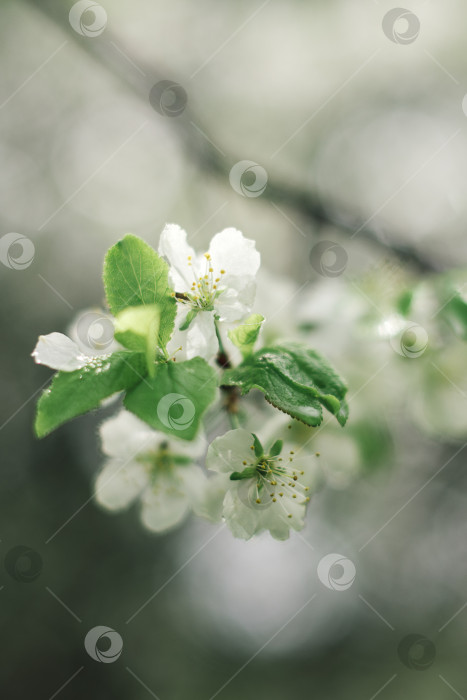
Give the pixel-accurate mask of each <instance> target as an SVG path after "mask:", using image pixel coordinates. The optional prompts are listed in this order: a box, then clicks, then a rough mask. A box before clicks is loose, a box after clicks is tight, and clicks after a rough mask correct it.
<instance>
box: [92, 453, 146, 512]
mask: <svg viewBox="0 0 467 700" xmlns="http://www.w3.org/2000/svg"><path fill="white" fill-rule="evenodd" d="M147 484H148V475H147V472H146V470H145V469H144V466H143V465H142V464H140V463H139V462H130V463H129V464H124V463H123V465H122V462H120V461H117V460H110V461H109V462H107V463H106V464H105V465H104V468H103V469H102V471H101V472H100V474H99V475H98V476H97V479H96V483H95V493H94V497H95V499H96V501H97V502H98V503H99V504H100V505H101V506H103V507H104V508H107V509H108V510H122V509H123V508H126V507H127V506H129V505H130V503H131V502H132V501H134V500H135V498H137V497H138V496H139V494H140V493H141V492H142V491H143V489H144V488H145V487H146V486H147Z"/></svg>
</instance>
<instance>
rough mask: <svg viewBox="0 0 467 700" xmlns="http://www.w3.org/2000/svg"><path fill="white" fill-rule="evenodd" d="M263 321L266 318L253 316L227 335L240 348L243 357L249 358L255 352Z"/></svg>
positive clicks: (257, 315)
mask: <svg viewBox="0 0 467 700" xmlns="http://www.w3.org/2000/svg"><path fill="white" fill-rule="evenodd" d="M263 321H264V316H261V315H260V314H252V315H251V316H249V317H248V318H247V319H246V321H244V323H242V324H241V325H240V326H237V327H236V328H234V329H233V330H231V331H229V332H228V333H227V335H228V336H229V338H230V340H231V341H232V343H233V344H234V345H236V346H237V348H240V352H241V353H242V355H243V357H248V355H251V353H252V352H253V347H254V345H255V343H256V341H257V339H258V335H259V332H260V330H261V325H262V323H263Z"/></svg>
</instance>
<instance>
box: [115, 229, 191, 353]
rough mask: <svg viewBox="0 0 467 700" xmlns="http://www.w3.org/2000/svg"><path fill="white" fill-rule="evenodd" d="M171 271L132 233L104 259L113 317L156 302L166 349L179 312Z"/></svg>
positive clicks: (117, 244)
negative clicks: (129, 307) (170, 282)
mask: <svg viewBox="0 0 467 700" xmlns="http://www.w3.org/2000/svg"><path fill="white" fill-rule="evenodd" d="M168 270H169V268H168V265H167V263H166V262H165V260H163V259H162V258H161V257H160V256H159V255H158V254H157V253H156V251H155V250H154V249H153V248H151V246H149V245H148V244H147V243H145V242H144V241H142V240H141V239H140V238H137V237H136V236H132V235H130V234H128V235H127V236H125V237H124V238H123V239H122V240H121V241H119V242H118V243H116V244H115V245H114V246H112V248H110V249H109V250H108V251H107V255H106V256H105V261H104V287H105V293H106V295H107V301H108V304H109V307H110V310H111V311H112V313H113V314H114V316H116V315H117V314H118V313H120V311H123V309H126V308H127V307H128V306H141V305H146V304H150V305H152V304H157V306H158V307H159V311H160V327H159V343H160V347H161V348H163V349H164V348H165V346H166V345H167V343H168V341H169V340H170V337H171V335H172V333H173V329H174V324H175V315H176V312H177V309H176V301H175V297H174V296H172V295H173V289H172V288H171V287H170V285H169V277H168Z"/></svg>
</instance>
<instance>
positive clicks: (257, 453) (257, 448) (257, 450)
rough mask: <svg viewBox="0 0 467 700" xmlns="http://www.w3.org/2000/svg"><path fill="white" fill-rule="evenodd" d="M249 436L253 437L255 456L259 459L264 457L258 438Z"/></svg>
mask: <svg viewBox="0 0 467 700" xmlns="http://www.w3.org/2000/svg"><path fill="white" fill-rule="evenodd" d="M251 434H252V436H253V447H254V448H255V456H256V457H257V458H258V459H259V458H260V457H262V456H263V455H264V449H263V446H262V444H261V442H260V441H259V438H258V436H257V435H255V434H254V433H251Z"/></svg>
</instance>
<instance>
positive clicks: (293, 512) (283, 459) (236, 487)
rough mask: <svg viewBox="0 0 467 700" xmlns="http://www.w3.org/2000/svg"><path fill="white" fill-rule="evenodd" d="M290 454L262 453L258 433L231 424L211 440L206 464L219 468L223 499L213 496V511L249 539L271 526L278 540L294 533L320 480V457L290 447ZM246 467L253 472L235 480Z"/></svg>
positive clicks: (214, 469) (237, 532)
mask: <svg viewBox="0 0 467 700" xmlns="http://www.w3.org/2000/svg"><path fill="white" fill-rule="evenodd" d="M282 454H283V455H284V456H280V455H277V456H274V457H270V456H269V455H267V454H266V455H263V456H262V457H256V455H255V451H254V444H253V436H252V434H251V433H249V432H248V431H247V430H243V429H241V428H240V429H237V430H231V431H230V432H228V433H226V434H225V435H223V436H221V437H218V438H216V439H215V440H214V441H213V442H212V443H211V445H210V447H209V449H208V453H207V457H206V466H207V467H208V469H211V470H212V471H215V472H218V474H219V475H220V476H219V477H217V479H216V480H214V481H215V483H216V484H217V488H218V501H217V503H216V502H215V500H214V499H212V513H211V514H212V516H213V517H214V516H215V515H218V514H219V513H220V514H221V515H222V517H223V518H224V520H225V522H226V523H227V525H228V527H229V528H230V530H231V531H232V533H233V534H234V535H235V537H240V538H242V539H249V538H250V537H252V536H253V535H255V534H258V533H260V532H263V531H264V530H269V532H270V533H271V535H272V536H273V537H275V538H276V539H278V540H285V539H287V538H288V537H289V533H290V529H291V528H292V529H294V530H301V529H302V528H303V526H304V517H305V513H306V506H307V503H308V501H309V500H310V495H309V494H310V493H311V492H312V490H313V487H314V486H315V483H316V480H317V475H318V470H317V465H316V460H315V458H314V457H313V456H312V455H310V454H307V453H304V452H301V453H300V454H299V455H297V456H296V457H295V455H294V452H293V450H288V451H287V450H286V449H284V450H283V452H282ZM245 469H247V470H248V473H250V471H252V472H254V473H252V475H251V476H250V477H249V478H241V479H236V480H232V479H231V478H230V477H231V475H232V474H233V473H239V472H243V471H244V470H245Z"/></svg>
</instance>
